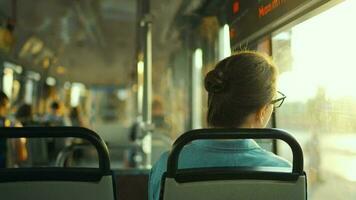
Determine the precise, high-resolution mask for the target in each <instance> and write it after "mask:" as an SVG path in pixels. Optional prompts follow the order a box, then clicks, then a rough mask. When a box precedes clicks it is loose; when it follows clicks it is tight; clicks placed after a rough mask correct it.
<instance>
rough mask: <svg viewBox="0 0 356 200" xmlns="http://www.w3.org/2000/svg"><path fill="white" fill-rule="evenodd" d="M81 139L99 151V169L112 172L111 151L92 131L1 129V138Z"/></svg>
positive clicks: (30, 128)
mask: <svg viewBox="0 0 356 200" xmlns="http://www.w3.org/2000/svg"><path fill="white" fill-rule="evenodd" d="M67 137H73V138H81V139H85V140H87V141H89V142H90V143H91V144H92V145H93V146H94V147H95V149H96V150H97V152H98V157H99V169H101V170H102V171H104V172H109V171H110V158H109V151H108V148H107V146H106V144H105V143H104V141H103V140H102V139H101V138H100V136H99V135H98V134H97V133H95V132H94V131H92V130H89V129H86V128H81V127H23V128H0V138H67Z"/></svg>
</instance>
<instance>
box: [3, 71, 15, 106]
mask: <svg viewBox="0 0 356 200" xmlns="http://www.w3.org/2000/svg"><path fill="white" fill-rule="evenodd" d="M2 84H3V88H2V89H3V91H4V93H5V94H6V95H7V96H8V97H9V98H10V99H11V97H12V87H13V84H14V71H13V70H12V69H10V68H5V69H4V76H3V79H2Z"/></svg>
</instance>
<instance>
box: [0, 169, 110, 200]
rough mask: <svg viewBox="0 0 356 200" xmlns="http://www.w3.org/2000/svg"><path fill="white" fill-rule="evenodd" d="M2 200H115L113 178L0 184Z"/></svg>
mask: <svg viewBox="0 0 356 200" xmlns="http://www.w3.org/2000/svg"><path fill="white" fill-rule="evenodd" d="M0 194H1V199H6V200H19V199H27V200H49V199H51V200H79V199H85V200H98V199H100V200H115V198H114V195H113V194H114V188H113V180H112V176H110V175H108V176H103V177H102V178H101V180H100V181H99V182H78V181H75V182H71V181H28V182H8V183H1V184H0Z"/></svg>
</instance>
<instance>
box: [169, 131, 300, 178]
mask: <svg viewBox="0 0 356 200" xmlns="http://www.w3.org/2000/svg"><path fill="white" fill-rule="evenodd" d="M211 139H222V140H227V139H278V140H282V141H284V142H286V143H287V144H288V145H289V146H290V148H291V150H292V153H293V169H292V172H293V173H297V174H303V173H304V172H303V170H304V169H303V166H304V158H303V151H302V148H301V147H300V145H299V143H298V142H297V140H296V139H295V138H294V137H293V136H292V135H291V134H290V133H288V132H287V131H284V130H281V129H270V128H266V129H196V130H191V131H188V132H186V133H184V134H183V135H181V136H180V137H179V138H178V139H177V140H176V141H175V142H174V144H173V147H172V150H171V153H170V155H169V157H168V163H167V177H175V175H176V174H177V170H178V160H179V154H180V152H181V151H182V149H183V147H184V146H185V145H187V144H189V143H190V142H192V141H194V140H211Z"/></svg>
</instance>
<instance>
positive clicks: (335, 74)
mask: <svg viewBox="0 0 356 200" xmlns="http://www.w3.org/2000/svg"><path fill="white" fill-rule="evenodd" d="M355 18H356V1H353V0H349V1H345V2H343V3H340V4H338V5H337V6H335V7H333V8H330V9H329V10H327V11H325V12H323V13H321V14H319V15H317V16H315V17H313V18H311V19H309V20H307V21H305V22H303V23H301V24H298V25H296V26H294V27H292V28H291V29H289V30H285V31H283V32H280V33H278V34H276V35H275V36H274V37H273V38H272V45H273V57H274V60H275V61H276V63H277V64H278V65H279V66H280V77H279V89H280V90H281V91H283V92H284V93H285V94H286V95H287V101H286V102H285V104H284V105H283V108H281V109H279V110H278V111H277V114H276V115H277V127H279V128H285V129H287V130H289V131H291V132H292V133H294V134H295V137H296V138H297V139H298V140H299V142H300V143H301V145H302V146H303V148H304V154H305V158H306V160H305V168H306V171H307V173H308V176H309V177H308V179H309V184H308V185H309V187H310V188H309V192H308V193H309V199H312V200H319V199H355V198H356V172H355V170H354V169H355V168H356V145H355V144H356V125H355V121H356V92H355V84H356V83H355V74H356V64H355V60H354V59H355V56H356V54H355V50H354V49H355V47H356V37H355V36H356V29H355V26H353V25H351V24H350V23H352V22H351V21H352V19H355ZM279 154H281V155H282V156H283V155H284V154H285V147H284V146H283V145H279Z"/></svg>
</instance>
